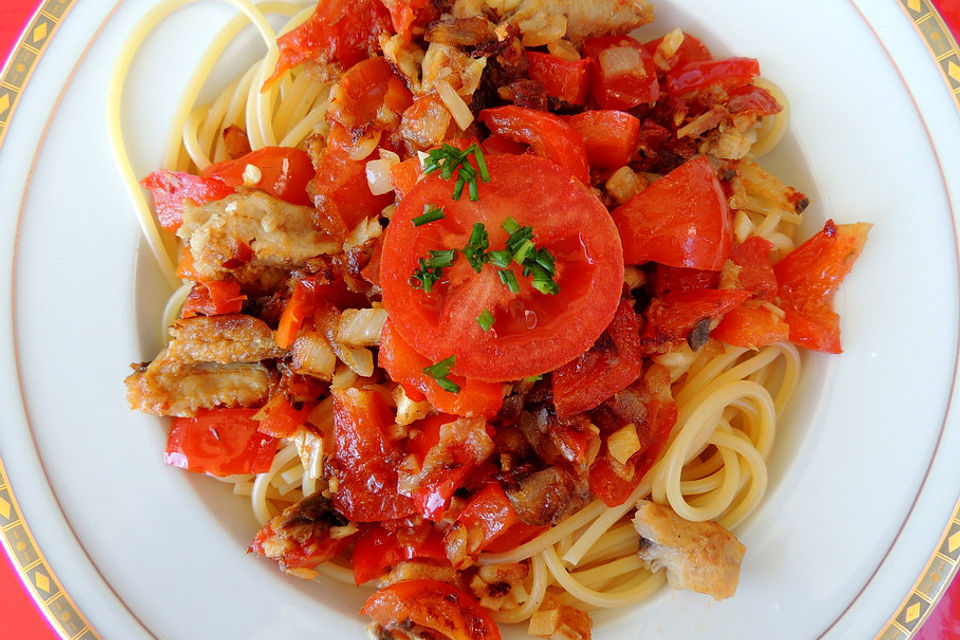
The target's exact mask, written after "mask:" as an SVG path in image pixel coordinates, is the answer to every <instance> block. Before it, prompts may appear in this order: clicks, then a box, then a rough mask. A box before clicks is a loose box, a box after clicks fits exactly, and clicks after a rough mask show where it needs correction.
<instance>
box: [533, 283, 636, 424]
mask: <svg viewBox="0 0 960 640" xmlns="http://www.w3.org/2000/svg"><path fill="white" fill-rule="evenodd" d="M642 367H643V362H642V358H641V355H640V325H639V323H638V322H637V314H636V313H635V312H634V310H633V305H632V304H631V302H630V301H629V300H623V301H622V302H621V303H620V306H619V307H617V312H616V313H615V314H614V316H613V321H612V322H611V323H610V326H609V327H607V330H606V331H605V332H604V334H603V335H602V336H600V339H599V340H597V342H596V344H594V345H593V346H592V347H591V348H590V350H589V351H586V352H585V353H583V354H582V355H580V356H578V357H577V358H575V359H573V360H571V361H570V362H568V363H567V364H565V365H563V366H562V367H560V368H559V369H557V370H556V371H554V372H553V375H552V376H551V378H552V383H553V403H554V406H555V407H556V409H557V416H558V417H560V418H565V417H567V416H570V415H573V414H575V413H581V412H583V411H588V410H590V409H593V408H595V407H597V406H598V405H599V404H600V403H602V402H603V401H604V400H606V399H607V398H609V397H610V396H612V395H613V394H615V393H617V392H618V391H621V390H623V389H624V388H625V387H626V386H627V385H629V384H630V383H632V382H633V381H634V380H636V379H637V378H639V377H640V372H641V368H642Z"/></svg>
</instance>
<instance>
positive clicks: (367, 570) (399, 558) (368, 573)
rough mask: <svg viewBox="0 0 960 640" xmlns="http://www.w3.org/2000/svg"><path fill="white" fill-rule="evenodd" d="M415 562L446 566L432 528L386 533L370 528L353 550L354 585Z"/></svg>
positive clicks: (445, 559)
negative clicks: (417, 560)
mask: <svg viewBox="0 0 960 640" xmlns="http://www.w3.org/2000/svg"><path fill="white" fill-rule="evenodd" d="M414 558H421V559H428V560H435V561H437V562H440V563H442V564H448V563H447V554H446V553H445V552H444V550H443V537H442V536H441V535H440V531H439V530H438V529H436V528H434V527H433V526H432V525H425V526H420V527H410V528H409V530H407V529H399V530H391V531H388V530H387V529H384V528H383V527H381V526H380V525H376V524H374V525H370V526H369V527H367V528H366V529H364V531H363V532H362V533H361V534H360V535H359V536H358V537H357V541H356V542H355V543H354V546H353V557H352V561H351V564H352V565H353V577H354V580H355V581H356V583H357V585H358V586H359V585H361V584H363V583H364V582H369V581H370V580H373V579H374V578H379V577H380V576H381V575H383V574H384V573H385V572H386V571H387V570H388V569H389V568H390V567H392V566H394V565H396V564H399V563H400V562H403V561H404V560H413V559H414Z"/></svg>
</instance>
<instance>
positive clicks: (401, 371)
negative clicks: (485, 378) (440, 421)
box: [377, 320, 503, 418]
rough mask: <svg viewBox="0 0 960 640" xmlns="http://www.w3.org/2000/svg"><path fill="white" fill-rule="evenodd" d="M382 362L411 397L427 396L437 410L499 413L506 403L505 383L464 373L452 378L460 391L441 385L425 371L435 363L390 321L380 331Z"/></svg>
mask: <svg viewBox="0 0 960 640" xmlns="http://www.w3.org/2000/svg"><path fill="white" fill-rule="evenodd" d="M377 357H378V363H379V365H380V366H381V367H383V368H384V369H385V370H386V372H387V374H388V375H389V376H390V378H391V379H392V380H394V381H395V382H399V383H400V385H401V386H403V390H404V392H405V393H406V394H407V397H409V398H410V399H411V400H414V401H419V400H422V399H423V398H426V399H427V400H429V401H430V404H432V405H433V406H434V407H435V408H436V409H437V411H441V412H443V413H449V414H454V415H458V416H467V417H469V416H483V417H485V418H490V417H493V416H495V415H497V412H498V411H499V410H500V406H501V405H502V404H503V386H502V385H501V384H499V383H495V382H482V381H480V380H474V379H472V378H463V377H462V376H457V375H452V376H449V378H450V381H451V382H453V383H454V384H457V385H459V386H460V391H459V392H458V393H450V392H449V391H445V390H443V389H441V388H440V385H438V384H437V381H436V380H435V379H434V378H431V377H430V376H428V375H427V374H426V373H424V372H423V370H424V368H426V367H429V366H430V365H432V364H433V362H431V361H430V360H429V359H427V358H426V357H425V356H422V355H420V354H419V353H417V352H416V351H415V350H414V349H413V347H411V346H410V345H409V344H407V343H406V342H405V341H404V340H403V338H402V337H401V336H400V335H399V334H398V333H397V332H396V330H395V329H394V328H393V327H392V325H391V323H390V321H389V320H387V322H386V324H384V326H383V331H382V332H381V333H380V351H379V354H378V356H377Z"/></svg>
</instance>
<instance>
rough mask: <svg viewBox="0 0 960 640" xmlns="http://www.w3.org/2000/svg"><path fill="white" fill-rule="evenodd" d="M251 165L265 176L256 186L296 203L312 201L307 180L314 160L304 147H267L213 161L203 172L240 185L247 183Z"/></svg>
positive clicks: (311, 174) (303, 203)
mask: <svg viewBox="0 0 960 640" xmlns="http://www.w3.org/2000/svg"><path fill="white" fill-rule="evenodd" d="M248 164H252V165H253V166H255V167H257V168H258V169H260V172H261V174H262V176H263V177H262V178H261V179H260V182H258V183H257V185H256V186H257V188H258V189H262V190H263V191H266V192H267V193H269V194H270V195H271V196H273V197H275V198H280V199H281V200H286V201H287V202H290V203H292V204H299V205H303V206H309V205H311V204H312V202H311V200H310V196H309V195H307V183H308V182H309V181H310V179H311V178H313V174H314V171H313V163H312V162H310V156H308V155H307V153H306V152H305V151H301V150H300V149H292V148H290V147H263V148H262V149H257V150H256V151H251V152H250V153H248V154H246V155H244V156H241V157H239V158H236V159H234V160H224V161H223V162H217V163H214V164H211V165H210V166H208V167H207V168H206V169H204V170H203V173H202V174H201V175H202V176H203V177H204V178H209V179H216V180H220V181H221V182H223V183H225V184H228V185H230V186H231V187H238V186H240V185H242V184H243V172H244V171H245V170H246V168H247V165H248Z"/></svg>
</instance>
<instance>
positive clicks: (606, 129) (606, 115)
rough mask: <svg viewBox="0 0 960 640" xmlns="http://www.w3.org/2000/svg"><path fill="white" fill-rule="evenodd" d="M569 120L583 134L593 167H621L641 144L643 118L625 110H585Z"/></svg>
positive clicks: (581, 135) (588, 157)
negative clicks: (641, 119)
mask: <svg viewBox="0 0 960 640" xmlns="http://www.w3.org/2000/svg"><path fill="white" fill-rule="evenodd" d="M568 121H569V122H570V124H571V125H573V128H574V129H576V130H577V133H579V134H580V137H581V138H583V144H584V147H585V148H586V150H587V159H588V160H589V162H590V166H592V167H599V168H601V169H619V168H620V167H622V166H624V165H625V164H627V163H628V162H630V159H631V158H632V157H633V154H634V153H636V151H637V145H639V144H640V120H638V119H637V118H635V117H633V116H632V115H630V114H629V113H624V112H623V111H613V110H610V109H607V110H597V111H584V112H583V113H578V114H577V115H574V116H570V118H569V120H568Z"/></svg>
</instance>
